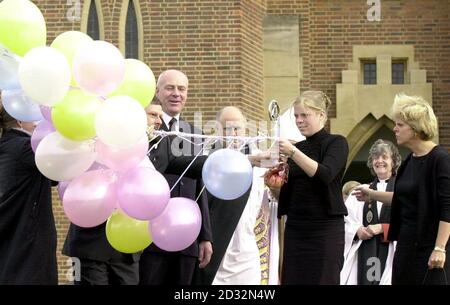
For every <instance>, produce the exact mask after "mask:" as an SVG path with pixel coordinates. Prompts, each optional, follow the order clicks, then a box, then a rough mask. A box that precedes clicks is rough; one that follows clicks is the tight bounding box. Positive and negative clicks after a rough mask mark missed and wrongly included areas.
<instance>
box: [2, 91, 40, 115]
mask: <svg viewBox="0 0 450 305" xmlns="http://www.w3.org/2000/svg"><path fill="white" fill-rule="evenodd" d="M2 102H3V107H5V110H6V112H8V113H9V115H10V116H12V117H13V118H15V119H16V120H19V121H24V122H33V121H40V120H42V119H43V118H44V117H43V116H42V113H41V109H40V108H39V104H37V103H35V102H33V101H32V100H31V99H30V98H29V97H27V96H26V95H25V93H24V92H23V91H22V90H3V91H2Z"/></svg>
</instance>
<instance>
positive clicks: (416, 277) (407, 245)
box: [392, 229, 450, 285]
mask: <svg viewBox="0 0 450 305" xmlns="http://www.w3.org/2000/svg"><path fill="white" fill-rule="evenodd" d="M415 236H416V231H415V230H411V229H409V230H403V231H400V234H399V237H398V241H397V247H396V250H395V255H394V261H393V266H392V285H449V281H448V276H449V275H450V262H449V260H448V257H447V259H446V260H445V264H444V268H443V269H428V259H429V258H430V255H431V252H433V248H434V241H430V242H427V243H418V242H417V241H416V240H415ZM449 248H450V247H449V246H447V251H448V250H449Z"/></svg>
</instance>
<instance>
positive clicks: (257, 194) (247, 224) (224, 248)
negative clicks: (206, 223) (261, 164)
mask: <svg viewBox="0 0 450 305" xmlns="http://www.w3.org/2000/svg"><path fill="white" fill-rule="evenodd" d="M217 121H218V123H219V124H218V126H219V128H220V130H218V131H219V134H223V135H226V136H245V129H246V119H245V117H244V115H243V114H242V112H241V111H240V110H239V109H238V108H236V107H232V106H230V107H225V108H223V109H222V110H221V111H219V113H218V114H217ZM242 144H243V143H242V142H241V141H239V140H233V141H231V142H229V143H224V144H223V145H226V147H230V148H234V149H239V148H241V146H242ZM242 152H243V153H245V154H250V153H251V149H250V147H248V145H246V146H244V147H243V148H242ZM264 172H265V169H262V168H257V167H254V168H253V184H252V186H251V188H250V189H249V190H248V191H247V192H246V193H245V194H244V195H242V196H241V197H239V198H236V199H234V200H223V199H219V198H216V197H214V196H213V195H211V194H209V193H208V198H209V199H210V200H209V205H210V213H211V226H212V234H213V240H214V247H213V250H214V252H213V255H212V257H211V262H210V263H209V265H208V266H206V268H204V269H198V270H196V277H195V282H196V284H202V285H210V284H227V285H242V284H252V285H259V284H260V283H261V267H260V257H259V249H258V246H257V243H256V236H255V233H254V228H255V224H256V218H257V216H258V212H259V209H260V207H261V203H262V201H263V195H264V180H263V178H262V176H263V174H264Z"/></svg>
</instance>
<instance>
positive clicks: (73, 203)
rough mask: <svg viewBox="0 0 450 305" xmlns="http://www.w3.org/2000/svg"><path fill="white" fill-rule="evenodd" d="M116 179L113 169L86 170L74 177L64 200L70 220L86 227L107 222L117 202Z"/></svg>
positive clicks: (65, 209) (65, 210)
mask: <svg viewBox="0 0 450 305" xmlns="http://www.w3.org/2000/svg"><path fill="white" fill-rule="evenodd" d="M115 180H116V178H115V175H114V172H113V171H111V170H95V171H90V172H85V173H83V174H81V175H80V176H78V177H76V178H75V179H73V180H72V181H71V182H70V184H69V185H68V186H67V189H66V192H65V193H64V200H63V207H64V212H65V213H66V216H67V217H68V218H69V220H70V221H71V222H72V223H74V224H76V225H77V226H80V227H85V228H89V227H95V226H98V225H99V224H102V223H103V222H105V221H106V220H107V219H108V217H109V216H110V215H111V213H112V212H113V210H114V208H115V207H116V203H117V200H116V193H115Z"/></svg>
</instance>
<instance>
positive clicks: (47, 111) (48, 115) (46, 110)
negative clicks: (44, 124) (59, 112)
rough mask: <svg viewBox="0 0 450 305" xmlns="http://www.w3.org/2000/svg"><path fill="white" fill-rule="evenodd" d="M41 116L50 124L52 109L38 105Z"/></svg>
mask: <svg viewBox="0 0 450 305" xmlns="http://www.w3.org/2000/svg"><path fill="white" fill-rule="evenodd" d="M39 108H40V110H41V114H42V116H43V117H44V119H46V120H47V121H49V122H52V108H51V107H49V106H44V105H39Z"/></svg>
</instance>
